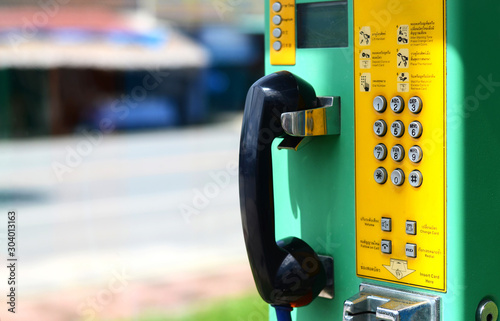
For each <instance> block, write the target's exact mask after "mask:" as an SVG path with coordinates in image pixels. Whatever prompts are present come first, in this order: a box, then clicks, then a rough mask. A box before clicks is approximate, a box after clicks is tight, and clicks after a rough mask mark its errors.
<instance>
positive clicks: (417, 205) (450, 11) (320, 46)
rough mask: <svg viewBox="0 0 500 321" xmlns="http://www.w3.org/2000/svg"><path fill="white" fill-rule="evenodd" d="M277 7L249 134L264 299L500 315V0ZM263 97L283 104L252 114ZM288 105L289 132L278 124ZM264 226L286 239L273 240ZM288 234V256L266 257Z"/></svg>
mask: <svg viewBox="0 0 500 321" xmlns="http://www.w3.org/2000/svg"><path fill="white" fill-rule="evenodd" d="M265 6H266V29H265V30H266V38H265V39H266V40H265V41H266V74H267V75H268V76H266V77H267V78H266V77H265V79H263V80H262V81H260V82H257V83H256V85H254V86H256V87H255V88H254V87H253V88H252V89H251V90H250V92H249V96H248V97H247V103H246V107H245V116H244V125H243V130H242V144H241V147H240V148H241V149H240V193H241V198H242V218H243V225H244V232H245V238H246V243H247V249H248V252H249V258H250V263H251V265H252V269H253V272H254V278H255V279H256V284H257V287H258V289H259V292H260V293H261V295H262V296H263V298H264V299H265V300H266V301H267V302H269V303H271V304H274V305H276V306H278V307H279V306H281V307H287V306H290V307H299V306H303V305H305V306H304V307H301V308H298V309H294V311H293V315H292V318H293V320H298V321H314V320H346V321H347V320H352V321H362V320H401V321H406V320H444V321H466V320H468V321H471V320H485V321H496V320H497V318H498V309H497V306H496V305H497V304H498V303H499V302H500V250H499V246H500V245H499V244H500V148H499V146H500V126H498V124H499V123H500V63H499V60H498V59H499V58H498V57H499V55H500V28H499V27H498V26H497V21H498V18H497V17H498V16H499V15H500V3H499V2H498V1H490V0H480V1H476V2H474V1H465V0H455V1H446V0H372V1H363V0H347V1H317V0H314V1H307V0H302V1H300V0H298V1H293V0H266V3H265ZM281 71H285V72H281ZM311 97H312V98H311ZM280 99H281V101H282V102H280V103H274V102H275V101H280ZM293 104H295V105H296V106H292V107H290V106H291V105H293ZM256 105H259V106H260V105H263V106H268V107H262V108H263V110H264V112H263V113H262V115H264V114H265V110H266V108H268V109H269V110H272V112H270V113H271V114H272V115H271V116H269V117H267V116H265V115H264V116H262V117H261V118H260V119H261V122H260V123H255V124H251V125H246V124H245V122H251V121H252V119H255V118H258V117H260V115H261V113H259V112H256V110H257V109H258V108H260V107H259V106H257V107H255V106H256ZM256 108H257V109H256ZM259 110H260V109H259ZM266 117H267V118H266ZM273 119H274V120H273ZM276 119H279V121H280V122H281V126H282V128H283V129H284V132H282V131H280V129H276V130H275V131H274V133H275V134H274V135H270V134H269V135H267V136H266V135H264V134H266V133H267V132H266V131H265V129H268V128H267V127H273V126H274V127H276V126H275V124H274V123H273V121H276ZM273 124H274V125H273ZM259 126H260V127H259ZM252 130H254V131H255V132H253V134H252ZM252 135H253V136H255V137H256V138H255V142H254V144H253V145H251V144H250V145H249V144H248V141H249V139H247V137H253V136H252ZM274 138H276V139H274ZM252 146H253V147H252ZM251 148H255V149H256V150H257V153H253V152H252V151H251ZM267 149H269V153H270V154H269V155H268V154H259V153H261V151H262V152H265V151H266V150H267ZM271 155H272V163H271V164H270V165H268V166H269V167H270V166H272V171H271V170H270V169H266V170H263V169H262V168H263V166H264V167H265V166H267V165H264V164H265V163H266V162H270V157H271ZM252 159H253V160H257V161H256V162H253V163H252V161H249V160H252ZM251 166H254V167H255V168H254V170H246V168H247V167H251ZM270 168H271V167H270ZM266 175H267V176H272V177H270V178H268V180H265V181H262V182H260V181H258V180H259V179H260V178H259V177H263V176H266ZM256 177H257V178H256ZM255 179H257V182H255V181H254V180H255ZM249 180H252V181H251V184H250V183H248V182H249ZM252 184H253V185H252ZM252 188H254V190H255V192H252ZM263 191H264V192H265V193H267V194H269V195H270V199H266V200H265V203H262V204H260V203H259V202H258V201H255V199H257V198H259V197H260V198H262V196H259V193H260V192H263ZM267 194H266V195H267ZM264 198H265V197H264ZM268 198H269V197H268ZM259 204H260V205H259ZM261 205H262V207H263V208H266V210H264V212H265V213H261V212H262V211H260V210H259V208H260V207H259V206H261ZM268 208H269V209H271V210H268ZM254 212H255V213H258V214H255V215H257V216H258V215H261V216H259V218H258V219H255V218H254V214H253V213H254ZM269 215H271V216H274V217H272V218H271V220H269V218H268V216H269ZM264 219H265V220H266V221H265V222H263V220H264ZM274 224H275V226H274ZM268 225H270V227H269V226H268ZM249 226H254V228H252V227H249ZM266 226H267V227H266ZM257 229H258V230H259V232H256V230H257ZM262 229H268V230H266V231H264V232H262ZM266 233H267V234H269V235H270V236H269V235H267V234H266ZM274 233H275V235H274ZM263 235H267V236H263ZM290 236H293V237H295V238H293V240H291V238H290ZM260 237H263V238H264V239H265V238H266V237H269V238H272V239H273V241H274V239H275V240H277V241H279V240H282V239H285V241H283V242H281V243H280V242H278V248H277V249H275V251H274V252H273V251H269V252H267V250H266V249H268V248H269V242H268V240H267V239H265V240H264V241H262V242H261V239H259V240H258V241H256V239H258V238H260ZM299 241H300V242H299ZM266 242H268V243H266ZM301 242H302V243H301ZM304 242H305V243H304ZM299 243H300V244H299ZM255 244H256V245H255ZM254 245H255V246H254ZM271 247H272V246H271ZM309 247H310V248H309ZM306 248H307V249H306ZM280 249H281V250H283V249H284V251H285V252H284V253H285V254H283V255H282V256H283V258H282V259H281V261H280V262H281V263H276V264H274V265H273V264H272V263H268V262H269V261H268V260H270V259H273V258H276V257H279V256H280V255H281V254H279V253H280ZM304 253H307V254H304ZM318 255H322V256H323V255H324V256H328V257H331V258H333V268H331V262H330V263H328V264H327V263H326V261H325V259H324V257H322V256H318ZM269 257H271V258H269ZM290 260H296V261H297V262H298V263H296V264H298V265H297V267H292V268H290V266H291V265H290V264H288V263H287V264H288V265H287V264H285V263H286V262H289V261H290ZM283 262H285V263H283ZM294 264H295V263H294ZM261 267H262V268H261ZM316 267H317V268H318V269H315V268H316ZM287 268H288V269H289V270H291V271H292V272H287V271H286V269H287ZM298 269H299V270H300V271H298ZM316 270H317V271H316ZM320 270H321V271H320ZM276 271H281V272H279V273H281V274H279V273H278V272H276ZM283 271H284V272H283ZM311 271H312V272H311ZM318 271H319V272H318ZM309 272H311V273H309ZM266 273H267V274H268V275H272V276H270V277H266ZM273 273H278V274H279V275H280V276H277V275H278V274H273ZM278 279H280V280H281V281H277V282H276V280H278ZM329 279H331V280H329ZM283 280H284V281H283ZM303 280H306V281H308V282H309V283H307V282H306V283H307V284H305V285H303V284H302V283H301V282H302V281H303ZM329 281H330V283H329V284H328V286H327V287H328V288H329V291H328V292H329V294H328V295H324V293H323V294H321V295H320V296H323V298H321V297H319V298H317V299H314V297H316V296H317V295H318V294H319V292H320V290H321V289H323V288H324V287H325V284H327V283H328V282H329ZM273 282H274V283H273ZM331 283H333V285H332V284H331ZM318 284H319V285H318ZM287 286H288V287H291V288H293V290H294V291H295V290H297V289H299V288H300V287H304V288H308V290H304V291H302V292H300V289H299V291H298V292H300V293H299V294H297V293H298V292H297V291H295V292H287V291H288V289H287ZM319 288H321V289H319ZM266 292H269V293H267V294H266ZM283 293H285V294H286V295H285V294H283ZM325 297H328V298H325ZM332 297H333V298H332ZM309 303H310V304H309ZM271 318H274V315H273V314H272V315H271Z"/></svg>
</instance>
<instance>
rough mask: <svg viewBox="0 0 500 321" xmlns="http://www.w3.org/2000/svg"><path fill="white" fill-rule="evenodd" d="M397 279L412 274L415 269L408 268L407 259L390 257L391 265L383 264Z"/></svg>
mask: <svg viewBox="0 0 500 321" xmlns="http://www.w3.org/2000/svg"><path fill="white" fill-rule="evenodd" d="M384 267H385V268H386V269H387V270H389V272H391V273H392V275H394V276H395V277H396V278H397V279H398V280H401V279H402V278H404V277H405V276H407V275H410V274H412V273H413V272H415V270H410V269H408V261H403V260H396V259H391V265H384Z"/></svg>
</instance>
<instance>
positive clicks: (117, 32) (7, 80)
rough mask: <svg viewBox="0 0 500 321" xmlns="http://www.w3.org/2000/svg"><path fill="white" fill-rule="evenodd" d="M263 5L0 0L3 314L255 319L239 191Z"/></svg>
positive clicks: (228, 0) (260, 311)
mask: <svg viewBox="0 0 500 321" xmlns="http://www.w3.org/2000/svg"><path fill="white" fill-rule="evenodd" d="M263 5H264V3H263V1H243V0H182V1H181V0H156V1H155V0H99V1H97V0H0V217H4V219H0V260H1V261H2V264H0V265H1V266H4V265H5V266H6V265H7V242H8V241H7V212H8V211H16V212H17V213H18V218H17V223H18V226H17V256H18V258H19V261H18V262H17V271H16V273H17V275H16V298H17V304H16V313H15V315H14V314H12V313H10V312H8V311H7V309H8V308H9V307H10V306H8V305H7V300H6V299H5V298H6V295H7V294H8V289H9V287H10V286H9V285H8V284H7V279H8V277H9V271H8V269H7V268H0V295H1V296H2V297H3V298H4V299H3V300H0V301H1V302H3V303H0V318H1V319H7V320H37V321H45V320H50V321H60V320H61V321H63V320H64V321H71V320H75V321H80V320H87V321H90V320H122V321H125V320H143V321H153V320H155V321H158V320H167V321H168V320H176V321H177V320H265V319H267V308H266V306H265V305H264V304H262V303H261V302H260V299H259V298H258V296H257V294H256V291H255V290H254V285H253V280H252V277H251V272H250V269H249V267H248V263H247V258H246V252H245V248H244V243H243V233H242V230H241V224H240V214H239V200H238V188H237V166H238V144H239V132H240V126H241V117H242V111H243V107H244V101H245V96H246V92H247V90H248V88H249V87H250V86H251V84H252V83H253V82H254V81H256V80H257V79H258V78H259V77H261V76H262V75H263V72H264V67H263V59H264V49H263V41H264V39H263V30H264V20H263Z"/></svg>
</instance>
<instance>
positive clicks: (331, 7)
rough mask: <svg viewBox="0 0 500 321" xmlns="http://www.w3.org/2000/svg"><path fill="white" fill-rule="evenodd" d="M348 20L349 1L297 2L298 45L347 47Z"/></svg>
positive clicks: (300, 46) (299, 46)
mask: <svg viewBox="0 0 500 321" xmlns="http://www.w3.org/2000/svg"><path fill="white" fill-rule="evenodd" d="M347 20H348V19H347V1H331V2H314V3H302V4H297V47H298V48H332V47H347V46H348V30H347V29H348V21H347Z"/></svg>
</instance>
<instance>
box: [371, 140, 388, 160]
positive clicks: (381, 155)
mask: <svg viewBox="0 0 500 321" xmlns="http://www.w3.org/2000/svg"><path fill="white" fill-rule="evenodd" d="M373 156H375V158H376V159H378V160H384V159H385V158H386V157H387V147H385V145H384V144H378V145H377V146H375V148H374V149H373Z"/></svg>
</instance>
